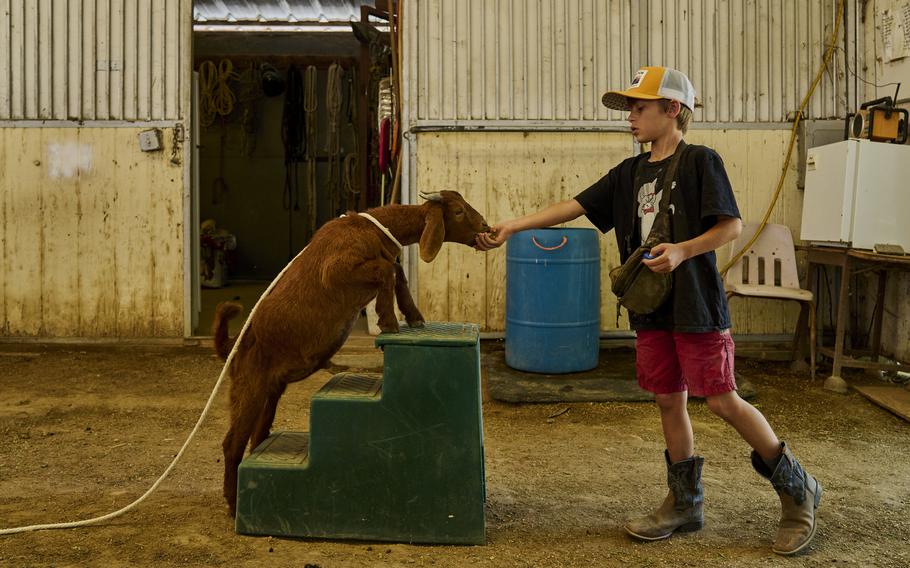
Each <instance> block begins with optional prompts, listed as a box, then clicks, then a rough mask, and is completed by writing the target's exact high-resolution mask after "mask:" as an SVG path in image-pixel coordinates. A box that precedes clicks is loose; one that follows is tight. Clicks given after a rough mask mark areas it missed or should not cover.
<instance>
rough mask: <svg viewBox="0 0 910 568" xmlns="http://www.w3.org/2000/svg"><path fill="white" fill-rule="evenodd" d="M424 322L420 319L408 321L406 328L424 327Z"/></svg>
mask: <svg viewBox="0 0 910 568" xmlns="http://www.w3.org/2000/svg"><path fill="white" fill-rule="evenodd" d="M425 325H426V322H425V321H423V318H421V319H415V320H408V327H424V326H425Z"/></svg>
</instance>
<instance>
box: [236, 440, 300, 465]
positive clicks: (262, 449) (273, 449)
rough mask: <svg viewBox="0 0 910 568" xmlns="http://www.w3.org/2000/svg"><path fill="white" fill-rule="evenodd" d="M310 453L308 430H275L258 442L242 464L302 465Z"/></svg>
mask: <svg viewBox="0 0 910 568" xmlns="http://www.w3.org/2000/svg"><path fill="white" fill-rule="evenodd" d="M309 455H310V434H309V432H277V433H275V434H272V435H271V436H269V437H268V438H266V439H265V441H264V442H262V443H261V444H259V446H257V447H256V449H255V450H253V453H251V454H250V456H249V457H248V458H247V459H245V460H244V462H243V466H246V467H252V466H256V465H302V464H304V463H306V462H307V460H308V459H309Z"/></svg>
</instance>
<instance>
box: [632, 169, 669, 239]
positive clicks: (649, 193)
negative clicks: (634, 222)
mask: <svg viewBox="0 0 910 568" xmlns="http://www.w3.org/2000/svg"><path fill="white" fill-rule="evenodd" d="M656 188H657V180H656V179H655V180H652V181H649V182H648V183H645V184H643V185H642V186H641V187H640V188H639V189H638V217H639V218H640V219H641V222H640V223H639V226H640V227H641V242H645V240H646V239H647V238H648V235H649V234H650V233H651V226H652V225H653V224H654V217H655V216H656V215H657V211H658V210H659V209H660V196H661V194H662V193H663V190H661V191H658V192H657V193H655V192H654V190H655V189H656Z"/></svg>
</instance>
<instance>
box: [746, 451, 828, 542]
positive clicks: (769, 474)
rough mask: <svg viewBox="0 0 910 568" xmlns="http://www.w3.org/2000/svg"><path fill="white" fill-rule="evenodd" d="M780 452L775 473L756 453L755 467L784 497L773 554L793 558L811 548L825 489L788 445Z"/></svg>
mask: <svg viewBox="0 0 910 568" xmlns="http://www.w3.org/2000/svg"><path fill="white" fill-rule="evenodd" d="M780 449H781V455H780V458H779V461H778V462H777V466H775V467H774V469H773V471H772V469H771V467H769V466H768V464H766V463H765V461H764V460H763V459H762V457H761V456H760V455H758V454H757V453H756V452H755V451H754V450H753V451H752V467H754V468H755V471H757V472H758V473H759V474H760V475H761V476H762V477H764V478H765V479H768V480H770V481H771V485H772V486H773V487H774V490H775V491H776V492H777V495H778V497H780V505H781V514H780V525H779V526H778V528H777V538H776V539H775V540H774V544H773V545H772V546H771V550H772V551H774V552H776V553H777V554H781V555H783V556H789V555H791V554H796V553H797V552H799V551H800V550H802V549H804V548H805V547H806V546H808V545H809V542H810V541H811V540H812V537H813V536H815V529H816V526H817V525H816V522H815V510H816V509H818V503H819V501H821V499H822V485H821V483H819V482H818V480H817V479H815V478H814V477H812V476H811V475H809V474H808V473H806V470H804V469H803V468H802V466H801V465H799V462H798V461H796V458H795V457H793V454H792V453H790V448H789V447H787V445H786V444H785V443H784V442H781V444H780Z"/></svg>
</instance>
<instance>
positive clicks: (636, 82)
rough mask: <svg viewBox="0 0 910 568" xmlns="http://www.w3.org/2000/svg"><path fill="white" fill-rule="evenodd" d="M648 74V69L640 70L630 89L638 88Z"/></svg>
mask: <svg viewBox="0 0 910 568" xmlns="http://www.w3.org/2000/svg"><path fill="white" fill-rule="evenodd" d="M647 74H648V70H647V69H639V70H638V73H636V74H635V77H634V78H633V79H632V86H631V87H630V88H632V89H634V88H635V87H637V86H638V85H639V84H640V83H641V82H642V80H643V79H644V78H645V75H647Z"/></svg>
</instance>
